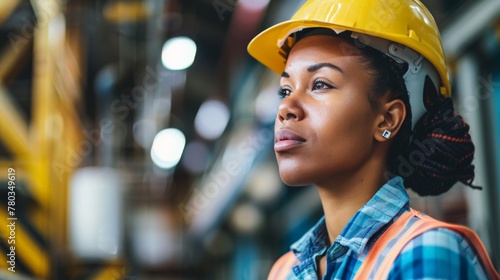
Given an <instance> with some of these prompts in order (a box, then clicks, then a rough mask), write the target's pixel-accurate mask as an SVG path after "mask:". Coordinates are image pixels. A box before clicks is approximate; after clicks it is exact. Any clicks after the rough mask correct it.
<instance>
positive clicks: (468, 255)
mask: <svg viewBox="0 0 500 280" xmlns="http://www.w3.org/2000/svg"><path fill="white" fill-rule="evenodd" d="M409 207H410V205H409V198H408V194H407V193H406V191H405V188H404V186H403V180H402V179H401V177H396V178H393V179H391V180H390V181H388V182H387V183H386V184H385V185H384V186H383V187H382V188H380V190H379V191H378V192H377V193H376V194H375V195H374V196H373V198H372V199H371V200H370V201H368V202H367V203H366V204H365V205H364V206H363V207H361V209H360V210H358V212H356V214H355V215H354V216H353V217H352V218H351V220H350V221H349V223H348V224H347V225H346V226H345V228H344V229H343V230H342V232H341V233H340V235H339V236H338V237H337V239H335V241H334V243H333V244H332V245H331V246H329V241H328V232H327V229H326V225H325V220H324V218H322V219H321V220H320V221H319V222H318V223H317V224H316V225H315V226H314V227H313V228H312V229H311V230H309V231H308V232H307V233H306V234H305V235H304V236H303V237H302V238H301V239H300V240H298V241H297V242H296V243H294V244H293V245H292V246H291V249H292V250H293V252H294V253H295V255H296V257H297V259H298V260H299V261H300V264H299V265H297V266H295V267H294V268H293V270H292V271H290V273H289V274H288V277H287V279H306V280H313V279H318V278H317V273H316V271H317V264H318V263H317V262H318V261H319V259H320V258H321V257H322V256H324V255H325V254H326V261H327V266H326V274H325V276H324V277H323V279H352V278H354V276H355V274H356V272H357V270H358V269H359V267H360V266H361V263H362V262H363V260H364V259H365V257H366V255H367V253H368V251H370V249H371V247H372V246H373V244H374V242H375V241H376V240H377V238H378V237H379V236H380V235H381V234H382V233H383V232H384V231H385V230H386V229H387V228H388V227H389V226H390V225H391V224H392V222H394V221H395V220H396V219H397V218H398V217H399V216H400V215H401V214H402V213H403V212H405V211H409ZM387 251H388V250H387ZM381 259H383V256H381V258H380V260H381ZM389 279H487V277H486V274H485V272H484V269H483V267H482V266H481V264H480V263H479V261H478V259H477V257H476V254H475V253H474V250H473V249H472V248H471V247H470V246H469V244H468V242H467V241H466V240H465V239H464V238H462V236H461V235H460V234H458V233H455V232H453V231H451V230H448V229H442V228H438V229H433V230H430V231H427V232H425V233H423V234H421V235H419V236H418V237H416V238H414V239H413V240H412V241H410V242H409V243H408V244H407V245H406V247H404V248H403V251H402V252H401V254H400V255H399V256H398V257H397V259H396V261H395V262H394V265H393V267H392V269H391V272H390V274H389Z"/></svg>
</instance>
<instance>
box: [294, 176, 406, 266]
mask: <svg viewBox="0 0 500 280" xmlns="http://www.w3.org/2000/svg"><path fill="white" fill-rule="evenodd" d="M408 201H409V198H408V194H407V193H406V191H405V188H404V186H403V179H402V178H401V177H394V178H392V179H391V180H389V181H388V182H387V183H385V184H384V185H383V186H382V187H381V188H380V189H379V190H378V191H377V192H376V193H375V195H374V196H373V197H372V198H371V199H370V200H369V201H368V202H367V203H366V204H365V205H363V206H362V207H361V208H360V209H359V210H358V211H357V212H356V214H354V216H353V217H352V218H351V219H350V220H349V222H348V223H347V225H346V226H345V227H344V229H343V230H342V232H341V233H340V235H339V236H338V237H337V239H336V240H335V242H336V243H339V244H340V245H342V246H346V247H349V248H350V249H351V250H353V251H354V252H356V253H357V254H360V253H361V252H362V251H363V249H364V248H365V246H366V244H367V242H368V241H369V240H370V238H371V237H372V236H373V235H374V234H375V233H376V232H377V231H378V230H380V229H381V228H382V227H383V226H384V225H386V224H388V223H389V222H390V221H391V220H392V219H393V218H394V217H396V216H397V215H398V214H400V213H401V209H403V208H407V207H409V205H408ZM405 206H406V207H405ZM328 243H329V242H328V232H327V230H326V225H325V218H324V217H323V218H321V219H320V220H319V221H318V223H316V225H315V226H314V227H313V228H311V229H310V230H309V231H308V232H307V233H306V234H304V235H303V236H302V237H301V238H300V239H299V240H298V241H297V242H295V243H294V244H293V245H292V246H291V249H292V250H293V251H294V252H295V254H296V255H297V258H298V259H299V260H301V261H304V260H305V259H304V258H306V257H307V256H312V255H314V254H317V253H318V252H320V251H322V250H324V249H325V248H326V247H328ZM301 256H302V257H301Z"/></svg>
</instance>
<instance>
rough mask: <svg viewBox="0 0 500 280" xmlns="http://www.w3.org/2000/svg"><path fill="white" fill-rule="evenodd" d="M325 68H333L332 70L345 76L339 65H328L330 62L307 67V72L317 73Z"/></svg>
mask: <svg viewBox="0 0 500 280" xmlns="http://www.w3.org/2000/svg"><path fill="white" fill-rule="evenodd" d="M323 67H328V68H332V69H334V70H337V71H339V72H340V73H342V74H344V70H342V68H340V67H338V66H337V65H334V64H331V63H328V62H323V63H318V64H314V65H311V66H309V67H307V71H308V72H316V71H318V70H319V69H321V68H323Z"/></svg>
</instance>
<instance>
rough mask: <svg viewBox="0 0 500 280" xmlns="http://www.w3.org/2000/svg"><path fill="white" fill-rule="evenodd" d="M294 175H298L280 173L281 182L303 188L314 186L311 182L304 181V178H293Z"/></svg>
mask: <svg viewBox="0 0 500 280" xmlns="http://www.w3.org/2000/svg"><path fill="white" fill-rule="evenodd" d="M293 175H296V174H282V173H280V177H281V180H282V181H283V183H285V184H286V185H287V186H290V187H302V186H308V185H311V184H312V183H311V182H308V180H304V178H299V177H297V176H293Z"/></svg>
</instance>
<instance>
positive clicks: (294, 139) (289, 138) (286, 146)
mask: <svg viewBox="0 0 500 280" xmlns="http://www.w3.org/2000/svg"><path fill="white" fill-rule="evenodd" d="M274 139H275V142H274V150H275V151H276V152H284V151H287V150H290V149H293V148H295V147H297V146H299V145H302V144H304V143H305V142H306V140H305V139H304V138H302V137H301V136H300V135H298V134H297V133H296V132H294V131H292V130H289V129H280V130H279V131H278V132H277V133H276V135H275V137H274Z"/></svg>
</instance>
